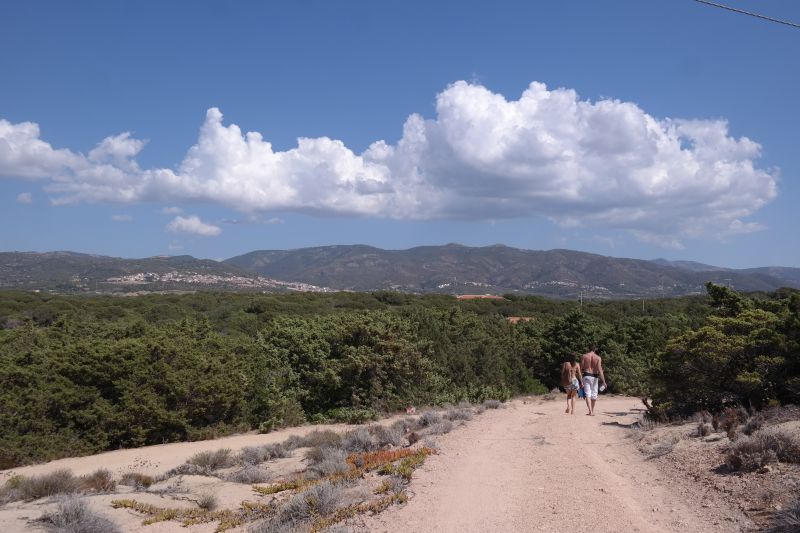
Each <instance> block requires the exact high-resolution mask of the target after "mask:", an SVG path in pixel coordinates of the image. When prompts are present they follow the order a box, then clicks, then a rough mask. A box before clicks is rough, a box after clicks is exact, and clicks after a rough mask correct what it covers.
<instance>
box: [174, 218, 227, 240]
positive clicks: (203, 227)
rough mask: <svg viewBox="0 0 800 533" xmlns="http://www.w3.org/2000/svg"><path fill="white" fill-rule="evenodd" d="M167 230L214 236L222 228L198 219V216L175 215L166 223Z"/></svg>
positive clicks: (220, 231)
mask: <svg viewBox="0 0 800 533" xmlns="http://www.w3.org/2000/svg"><path fill="white" fill-rule="evenodd" d="M167 231H171V232H173V233H191V234H194V235H202V236H203V237H216V236H217V235H219V234H220V233H222V229H221V228H219V227H218V226H214V225H213V224H207V223H205V222H203V221H202V220H200V217H197V216H195V215H192V216H188V217H182V216H180V215H179V216H177V217H175V218H174V219H172V222H170V223H169V224H167Z"/></svg>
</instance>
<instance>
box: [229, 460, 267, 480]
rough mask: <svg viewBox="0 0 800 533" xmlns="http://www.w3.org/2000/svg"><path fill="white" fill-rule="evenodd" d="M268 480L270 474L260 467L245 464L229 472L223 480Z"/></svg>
mask: <svg viewBox="0 0 800 533" xmlns="http://www.w3.org/2000/svg"><path fill="white" fill-rule="evenodd" d="M269 480H270V475H269V474H268V473H267V472H266V471H264V470H262V469H261V468H259V467H257V466H255V465H251V464H247V465H245V466H244V467H243V468H241V469H239V470H237V471H235V472H231V473H230V474H228V475H226V476H225V481H232V482H233V483H245V484H251V485H252V484H253V483H266V482H268V481H269Z"/></svg>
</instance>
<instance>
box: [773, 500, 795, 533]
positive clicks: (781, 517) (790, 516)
mask: <svg viewBox="0 0 800 533" xmlns="http://www.w3.org/2000/svg"><path fill="white" fill-rule="evenodd" d="M798 531H800V499H797V500H795V501H794V502H792V504H791V505H789V506H788V507H787V508H786V509H785V510H783V511H781V512H779V513H777V514H776V515H775V517H774V518H773V522H772V526H771V527H770V528H769V529H768V530H767V533H797V532H798Z"/></svg>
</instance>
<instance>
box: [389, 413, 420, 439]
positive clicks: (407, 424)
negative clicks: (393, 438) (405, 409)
mask: <svg viewBox="0 0 800 533" xmlns="http://www.w3.org/2000/svg"><path fill="white" fill-rule="evenodd" d="M415 424H416V421H415V420H414V419H413V418H410V417H407V418H401V419H400V420H395V421H394V422H393V423H392V425H391V426H390V427H391V428H392V429H394V430H396V431H399V432H400V433H401V434H403V435H405V434H406V433H407V432H408V430H409V429H411V428H412V427H414V425H415Z"/></svg>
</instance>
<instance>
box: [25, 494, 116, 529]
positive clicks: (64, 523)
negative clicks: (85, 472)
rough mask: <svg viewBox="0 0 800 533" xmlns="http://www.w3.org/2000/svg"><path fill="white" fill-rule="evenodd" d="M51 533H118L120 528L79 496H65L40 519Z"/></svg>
mask: <svg viewBox="0 0 800 533" xmlns="http://www.w3.org/2000/svg"><path fill="white" fill-rule="evenodd" d="M38 521H39V522H41V525H42V527H44V529H45V530H47V531H50V532H51V533H118V532H120V531H121V530H120V528H119V527H118V526H117V525H116V524H115V523H114V522H112V521H111V520H109V519H108V518H106V517H104V516H100V515H98V514H96V513H93V512H92V511H90V510H89V508H88V506H87V505H86V502H85V501H83V500H81V499H80V498H78V497H77V496H65V497H62V498H61V499H60V500H59V502H58V508H57V509H56V510H55V511H53V512H50V513H46V514H44V515H42V517H41V518H39V520H38Z"/></svg>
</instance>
